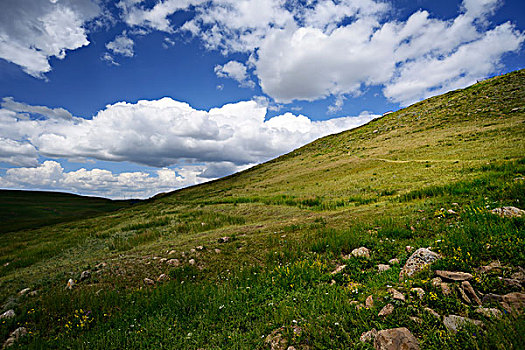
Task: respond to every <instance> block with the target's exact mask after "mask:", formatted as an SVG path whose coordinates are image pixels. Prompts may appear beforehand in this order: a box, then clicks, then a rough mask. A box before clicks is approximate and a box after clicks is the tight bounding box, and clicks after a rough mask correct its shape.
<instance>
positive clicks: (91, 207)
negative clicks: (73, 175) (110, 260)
mask: <svg viewBox="0 0 525 350" xmlns="http://www.w3.org/2000/svg"><path fill="white" fill-rule="evenodd" d="M130 205H131V202H130V201H114V200H110V199H106V198H97V197H84V196H77V195H74V194H69V193H60V192H38V191H14V190H0V222H2V225H1V226H0V234H1V233H4V232H9V231H17V230H21V229H32V228H38V227H42V226H46V225H51V224H57V223H60V222H65V221H72V220H78V219H82V218H86V217H90V216H95V215H98V214H102V213H107V212H110V211H114V210H118V209H122V208H127V207H129V206H130Z"/></svg>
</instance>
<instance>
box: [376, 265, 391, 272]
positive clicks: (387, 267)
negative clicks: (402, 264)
mask: <svg viewBox="0 0 525 350" xmlns="http://www.w3.org/2000/svg"><path fill="white" fill-rule="evenodd" d="M388 270H390V265H385V264H379V265H377V271H378V272H385V271H388Z"/></svg>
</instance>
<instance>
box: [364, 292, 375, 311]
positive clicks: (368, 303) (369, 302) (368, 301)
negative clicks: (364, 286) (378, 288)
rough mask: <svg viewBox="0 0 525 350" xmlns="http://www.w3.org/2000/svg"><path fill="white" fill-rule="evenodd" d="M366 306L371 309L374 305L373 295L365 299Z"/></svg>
mask: <svg viewBox="0 0 525 350" xmlns="http://www.w3.org/2000/svg"><path fill="white" fill-rule="evenodd" d="M365 306H366V308H367V309H371V308H373V307H374V297H373V296H372V295H369V296H368V297H367V298H366V300H365Z"/></svg>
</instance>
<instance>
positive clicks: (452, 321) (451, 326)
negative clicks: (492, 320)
mask: <svg viewBox="0 0 525 350" xmlns="http://www.w3.org/2000/svg"><path fill="white" fill-rule="evenodd" d="M443 324H444V325H445V327H446V328H447V329H448V330H449V331H451V332H453V333H456V332H457V331H458V330H459V329H460V328H461V327H463V326H465V325H469V324H470V325H474V326H477V327H480V326H482V325H483V322H481V321H478V320H473V319H470V318H467V317H462V316H457V315H449V316H445V318H443Z"/></svg>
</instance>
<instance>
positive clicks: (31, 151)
mask: <svg viewBox="0 0 525 350" xmlns="http://www.w3.org/2000/svg"><path fill="white" fill-rule="evenodd" d="M0 162H6V163H10V164H13V165H16V166H35V165H37V164H38V153H37V151H36V148H35V147H34V146H33V145H31V144H30V143H27V142H19V141H15V140H11V139H6V138H3V137H0Z"/></svg>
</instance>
